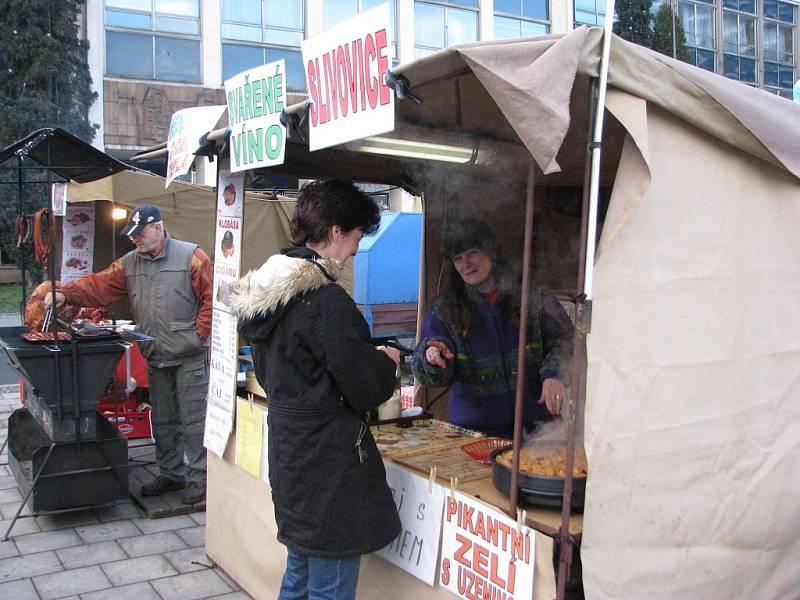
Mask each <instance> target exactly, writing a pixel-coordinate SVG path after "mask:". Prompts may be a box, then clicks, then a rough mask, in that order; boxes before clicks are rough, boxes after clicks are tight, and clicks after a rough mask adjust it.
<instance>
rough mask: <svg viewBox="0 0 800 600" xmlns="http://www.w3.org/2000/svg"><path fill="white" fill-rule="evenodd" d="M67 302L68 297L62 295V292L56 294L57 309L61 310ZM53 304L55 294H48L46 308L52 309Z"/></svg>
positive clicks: (45, 301)
mask: <svg viewBox="0 0 800 600" xmlns="http://www.w3.org/2000/svg"><path fill="white" fill-rule="evenodd" d="M66 301H67V297H66V296H65V295H64V294H62V293H61V292H56V308H61V307H62V306H64V302H66ZM52 304H53V294H52V292H47V294H45V296H44V305H45V307H46V308H50V306H51V305H52Z"/></svg>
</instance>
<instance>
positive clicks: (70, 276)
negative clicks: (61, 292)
mask: <svg viewBox="0 0 800 600" xmlns="http://www.w3.org/2000/svg"><path fill="white" fill-rule="evenodd" d="M94 223H95V206H94V202H80V203H77V204H69V205H67V207H66V209H65V212H64V217H63V219H62V223H61V232H62V236H63V237H62V239H63V244H62V252H61V281H63V282H64V283H66V282H68V281H75V280H76V279H79V278H81V277H83V276H84V275H86V274H87V273H91V272H92V270H93V267H94V229H95V225H94Z"/></svg>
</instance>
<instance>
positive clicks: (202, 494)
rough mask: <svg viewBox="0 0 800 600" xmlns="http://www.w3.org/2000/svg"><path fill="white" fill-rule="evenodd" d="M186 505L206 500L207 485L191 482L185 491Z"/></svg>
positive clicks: (184, 499)
mask: <svg viewBox="0 0 800 600" xmlns="http://www.w3.org/2000/svg"><path fill="white" fill-rule="evenodd" d="M182 495H183V503H184V504H197V503H198V502H202V501H204V500H205V499H206V484H205V482H200V481H190V482H189V483H188V484H187V485H186V489H185V490H184V491H183V494H182Z"/></svg>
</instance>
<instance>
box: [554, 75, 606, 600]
mask: <svg viewBox="0 0 800 600" xmlns="http://www.w3.org/2000/svg"><path fill="white" fill-rule="evenodd" d="M597 91H598V90H597V79H593V80H592V84H591V92H590V94H589V112H588V114H589V128H588V130H587V135H586V162H585V165H586V168H585V169H584V177H583V199H582V201H581V206H582V208H581V237H580V246H579V247H580V254H579V257H578V274H577V281H576V287H575V289H576V295H575V330H574V332H573V334H572V370H571V381H570V394H569V397H568V398H567V402H568V403H569V404H568V411H567V416H568V418H569V421H568V422H567V449H566V457H567V460H566V465H565V467H564V493H563V495H562V497H561V527H560V529H559V555H560V556H559V564H558V578H557V580H556V581H557V598H559V599H561V598H564V596H565V594H566V584H567V579H568V578H569V569H570V567H571V565H572V560H573V553H572V552H573V546H574V540H573V539H572V536H571V535H570V531H569V523H570V518H571V517H572V482H573V473H572V469H573V466H574V464H575V446H576V445H577V438H578V422H579V417H580V414H579V413H580V409H581V407H582V406H584V399H585V397H586V388H585V386H584V383H585V381H586V363H585V361H584V360H583V358H584V352H585V348H586V332H587V326H586V323H587V317H588V316H589V315H590V314H591V313H590V312H589V311H588V310H586V309H587V308H588V306H590V304H586V303H585V300H586V297H585V296H584V293H583V274H584V269H585V267H586V237H587V235H588V229H589V183H590V180H591V144H590V141H591V136H592V135H593V133H592V127H593V125H594V108H595V103H596V102H597Z"/></svg>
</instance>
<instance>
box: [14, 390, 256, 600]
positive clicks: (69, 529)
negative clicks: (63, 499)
mask: <svg viewBox="0 0 800 600" xmlns="http://www.w3.org/2000/svg"><path fill="white" fill-rule="evenodd" d="M19 406H20V404H19V390H18V388H17V386H16V385H3V386H0V444H2V443H3V442H4V441H5V439H6V436H7V432H8V417H9V415H10V414H11V412H12V411H14V410H15V409H17V408H19ZM7 462H8V454H7V451H6V450H3V453H2V454H0V538H2V535H3V534H4V533H5V531H6V529H7V528H8V525H9V524H10V523H11V519H13V518H14V514H15V513H16V511H17V509H18V508H19V503H20V501H21V499H22V496H21V494H20V491H19V489H18V487H17V484H16V481H15V479H14V477H13V475H12V473H11V471H10V469H9V467H8V466H7V464H6V463H7ZM28 513H29V511H28V509H27V508H25V509H24V510H23V513H22V514H28ZM205 523H206V515H205V513H192V514H189V515H180V516H175V517H168V518H165V519H148V518H146V517H144V515H143V514H142V512H141V511H140V510H139V509H138V508H137V506H136V505H135V504H134V503H133V502H123V503H120V504H116V505H113V506H107V507H102V508H97V509H93V510H83V511H72V512H68V513H61V514H53V515H39V516H38V517H26V518H21V519H19V520H18V521H17V523H16V524H15V525H14V528H13V530H12V531H11V536H10V538H9V540H8V541H6V542H1V541H0V599H6V598H7V599H9V600H125V599H127V598H130V599H135V600H150V599H152V600H201V599H205V598H216V599H220V600H221V599H225V600H247V599H248V598H250V596H248V595H247V594H246V593H245V592H244V591H242V590H241V589H240V588H239V586H237V585H236V583H235V582H234V581H233V580H231V578H230V577H228V576H227V575H226V574H225V573H223V572H222V571H221V570H219V569H217V568H210V567H209V565H211V559H209V558H208V557H207V556H206V554H205V550H204V546H205Z"/></svg>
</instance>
